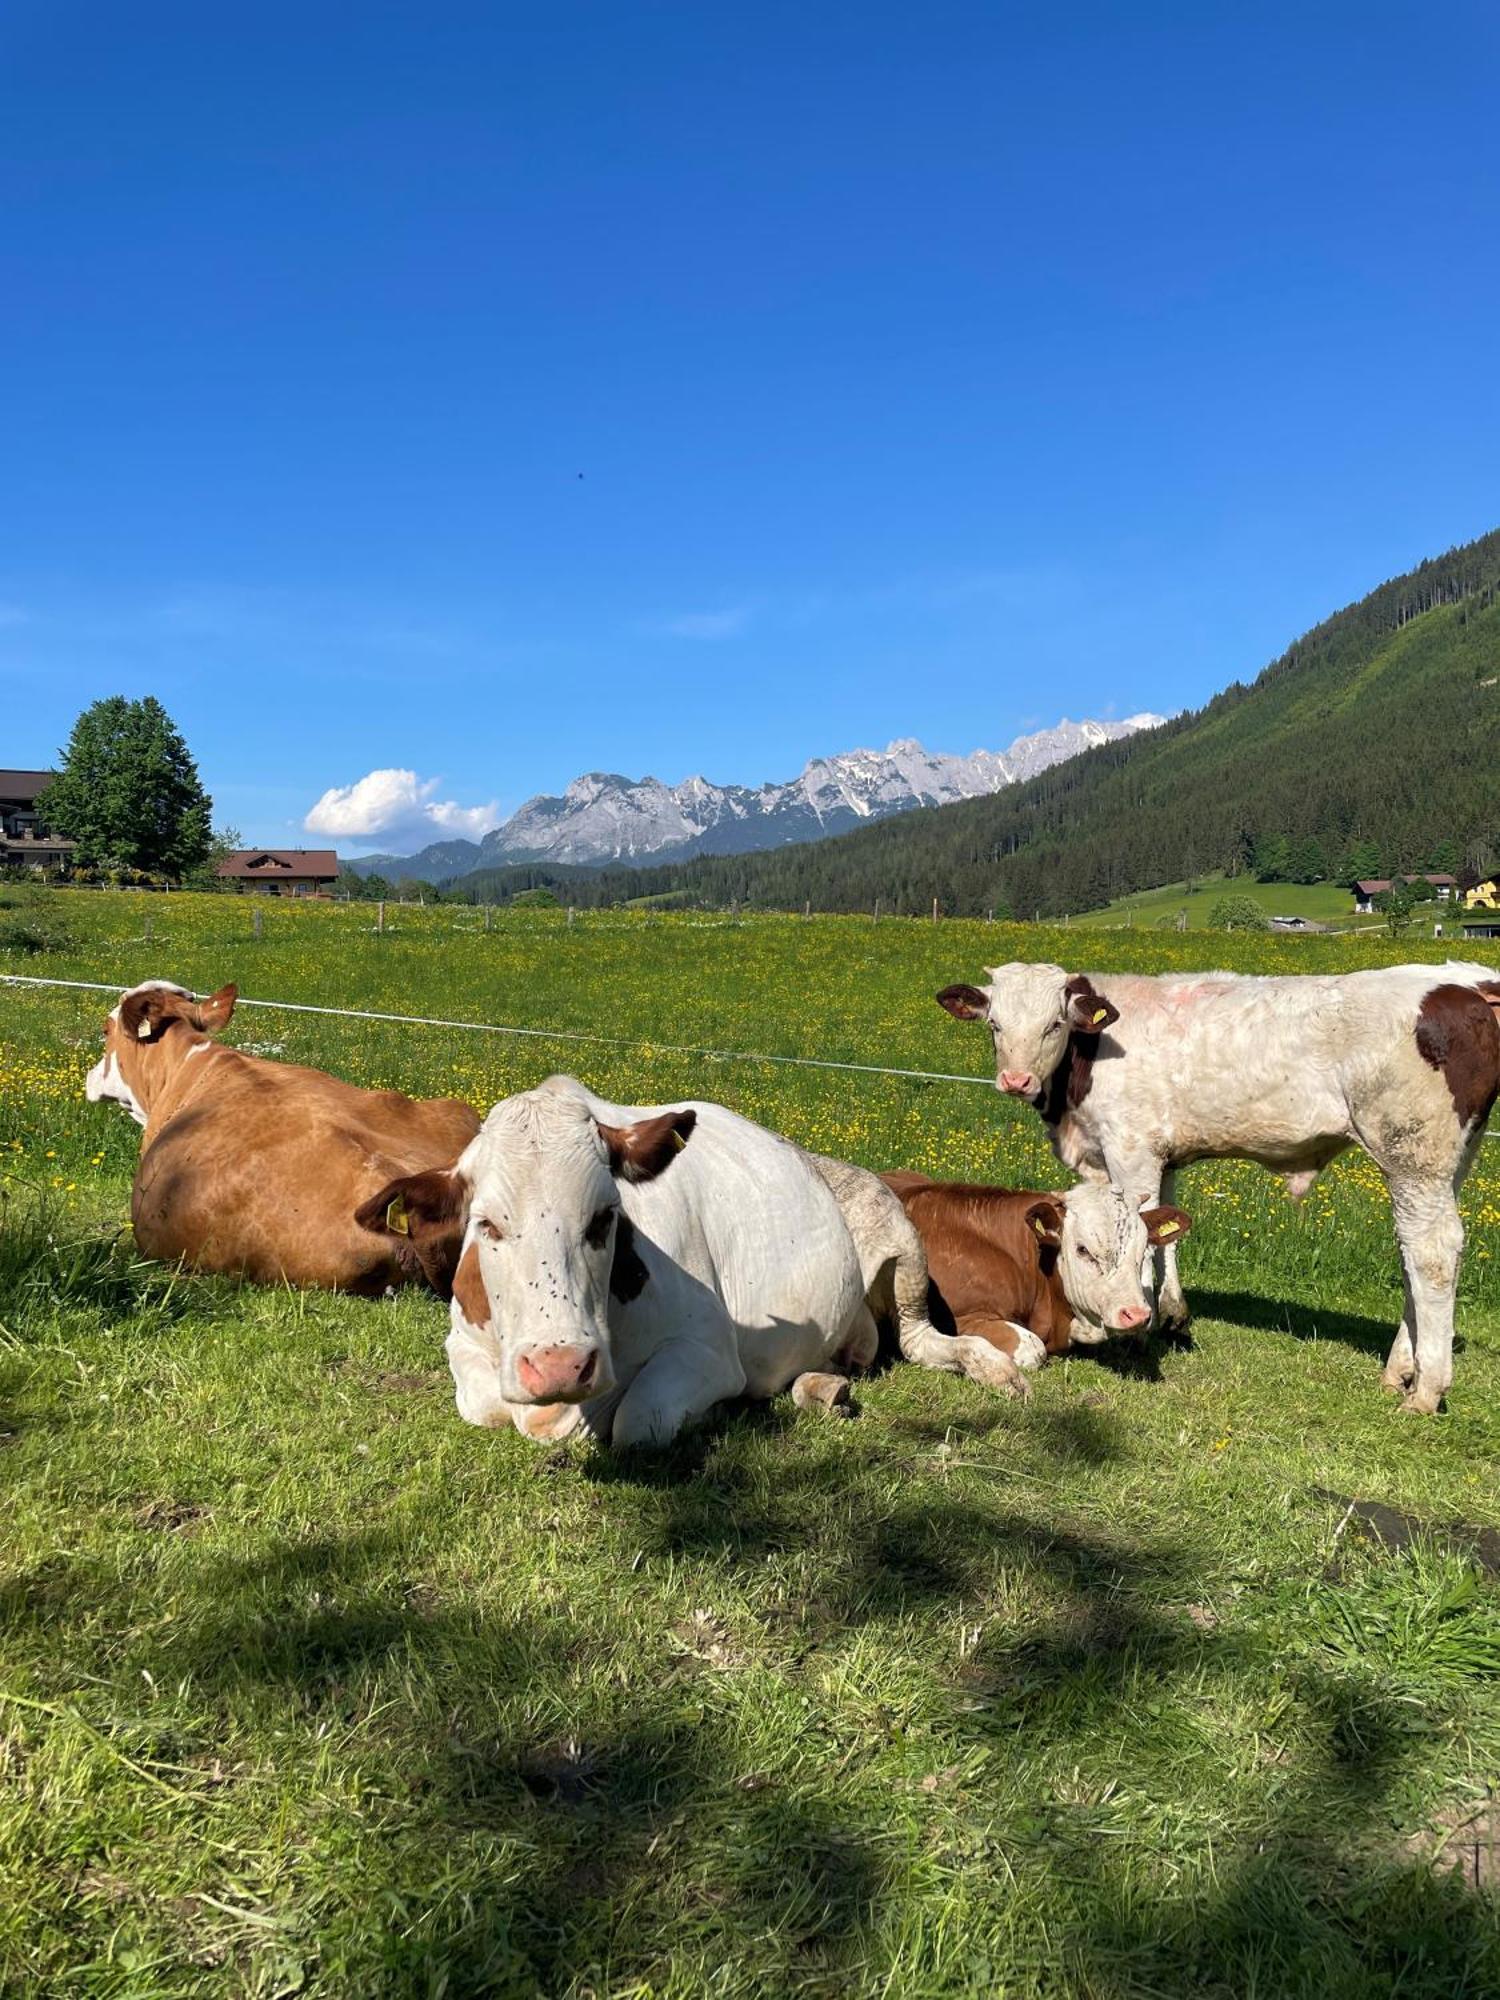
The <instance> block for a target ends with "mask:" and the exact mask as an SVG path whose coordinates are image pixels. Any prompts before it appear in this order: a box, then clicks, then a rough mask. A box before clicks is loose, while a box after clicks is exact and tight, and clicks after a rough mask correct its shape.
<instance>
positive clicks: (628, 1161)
mask: <svg viewBox="0 0 1500 2000" xmlns="http://www.w3.org/2000/svg"><path fill="white" fill-rule="evenodd" d="M697 1123H698V1114H697V1112H696V1111H693V1110H691V1109H687V1110H683V1111H663V1112H662V1113H661V1114H660V1116H659V1117H656V1118H639V1119H637V1120H636V1122H635V1124H634V1125H605V1124H601V1125H600V1126H599V1137H600V1138H601V1139H602V1140H603V1141H604V1149H605V1151H606V1152H607V1153H608V1154H609V1170H610V1172H611V1173H612V1174H614V1175H615V1176H616V1178H617V1179H619V1180H622V1181H654V1180H655V1179H656V1177H657V1175H658V1174H660V1173H663V1172H665V1170H666V1169H667V1168H668V1167H669V1166H671V1164H672V1162H673V1160H675V1159H676V1157H677V1155H678V1154H679V1153H680V1152H681V1151H682V1149H683V1147H684V1146H685V1145H686V1144H687V1142H688V1140H689V1139H690V1138H691V1137H692V1136H693V1128H694V1126H695V1125H696V1124H697Z"/></svg>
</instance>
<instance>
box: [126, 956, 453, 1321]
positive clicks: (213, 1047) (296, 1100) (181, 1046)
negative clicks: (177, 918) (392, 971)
mask: <svg viewBox="0 0 1500 2000" xmlns="http://www.w3.org/2000/svg"><path fill="white" fill-rule="evenodd" d="M235 998H236V993H235V988H234V987H233V986H225V987H222V988H221V989H220V990H219V991H218V992H217V993H215V994H213V995H212V997H211V998H209V999H206V1000H195V999H194V998H193V996H192V995H191V994H190V993H188V992H187V991H186V989H185V988H183V987H181V986H173V985H171V984H170V983H169V982H168V981H166V980H160V979H157V980H151V981H148V982H147V983H146V984H145V985H143V986H137V987H135V988H134V989H133V990H132V991H131V992H129V993H126V994H124V995H122V997H121V999H120V1002H119V1005H118V1006H117V1007H115V1009H114V1010H113V1012H112V1013H111V1014H110V1016H109V1018H108V1020H107V1021H106V1022H105V1024H104V1054H103V1055H102V1056H101V1057H100V1059H99V1061H98V1062H97V1063H96V1064H95V1065H94V1067H93V1069H91V1070H90V1071H89V1077H88V1086H87V1089H88V1096H89V1100H90V1102H100V1101H109V1102H114V1103H118V1104H123V1105H124V1107H125V1108H126V1110H127V1111H128V1112H129V1113H130V1115H131V1117H132V1118H134V1119H135V1121H136V1123H137V1124H139V1125H142V1126H144V1127H145V1130H144V1131H143V1133H142V1135H141V1157H140V1163H139V1165H138V1166H137V1168H136V1175H135V1185H134V1187H133V1188H132V1190H131V1196H130V1214H131V1220H132V1222H133V1223H134V1225H135V1240H136V1243H137V1244H138V1245H139V1247H140V1249H141V1250H142V1252H143V1253H144V1254H145V1255H146V1256H148V1257H161V1258H165V1259H167V1260H169V1261H171V1262H174V1263H175V1262H178V1261H181V1262H183V1263H185V1264H187V1265H188V1266H189V1267H190V1268H191V1269H193V1270H195V1271H214V1272H227V1273H230V1274H233V1275H236V1276H240V1277H245V1278H250V1279H253V1280H255V1281H256V1282H257V1283H260V1284H292V1285H321V1286H327V1287H328V1288H330V1289H333V1290H338V1291H344V1292H362V1293H367V1294H368V1293H379V1292H383V1291H384V1290H385V1289H386V1287H387V1286H389V1285H400V1284H403V1283H405V1282H407V1281H408V1280H410V1279H412V1278H420V1277H421V1276H423V1268H422V1265H421V1263H420V1261H419V1259H418V1258H417V1256H416V1254H415V1251H414V1249H413V1247H412V1245H411V1244H410V1243H409V1242H408V1241H407V1240H406V1239H404V1238H402V1237H399V1236H390V1237H386V1238H380V1237H375V1236H371V1235H370V1234H369V1232H368V1231H367V1230H364V1229H361V1228H360V1227H359V1226H358V1224H357V1223H356V1222H355V1220H354V1211H355V1210H356V1209H357V1208H358V1207H359V1206H360V1204H361V1203H362V1202H364V1201H365V1200H367V1199H368V1197H369V1196H370V1195H372V1194H374V1193H375V1192H376V1191H377V1190H378V1189H380V1188H381V1187H383V1186H384V1185H385V1184H386V1183H387V1182H388V1181H390V1180H392V1179H394V1178H395V1177H396V1176H397V1175H399V1174H411V1173H419V1172H421V1171H422V1170H423V1169H424V1168H428V1167H449V1166H451V1165H452V1164H453V1162H454V1161H455V1160H456V1159H457V1158H458V1155H459V1154H460V1153H461V1152H462V1151H463V1149H464V1147H465V1146H466V1145H468V1143H469V1141H470V1140H471V1139H472V1138H473V1137H474V1134H475V1133H476V1132H477V1131H478V1130H479V1119H478V1118H477V1116H476V1115H475V1113H474V1112H473V1110H472V1109H471V1108H470V1107H469V1106H468V1105H467V1104H462V1103H460V1102H459V1101H458V1099H457V1098H452V1097H443V1098H433V1099H428V1100H425V1101H423V1100H418V1099H414V1098H410V1097H403V1096H402V1095H401V1094H400V1092H399V1091H395V1090H360V1089H358V1088H356V1086H355V1085H353V1084H351V1083H344V1082H342V1081H340V1079H339V1078H337V1077H332V1076H327V1075H325V1074H324V1072H323V1071H322V1070H316V1069H302V1068H300V1067H298V1066H297V1065H295V1064H293V1063H278V1062H268V1061H265V1060H264V1059H262V1058H261V1057H259V1056H251V1055H246V1054H244V1053H243V1052H242V1051H241V1050H239V1049H231V1048H225V1047H224V1046H223V1045H222V1044H221V1043H219V1042H216V1041H215V1040H214V1039H213V1036H214V1034H215V1033H216V1032H217V1031H218V1030H219V1029H221V1028H223V1027H224V1026H225V1025H226V1024H227V1023H228V1021H229V1017H230V1015H231V1014H232V1013H233V1012H234V1003H235ZM432 1275H433V1277H434V1279H435V1283H436V1289H438V1290H440V1291H442V1293H443V1296H444V1297H446V1296H447V1289H446V1286H445V1284H444V1283H443V1274H442V1273H441V1272H440V1271H439V1272H435V1273H434V1274H432Z"/></svg>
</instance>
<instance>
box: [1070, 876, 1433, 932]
mask: <svg viewBox="0 0 1500 2000" xmlns="http://www.w3.org/2000/svg"><path fill="white" fill-rule="evenodd" d="M1225 896H1248V897H1249V899H1250V901H1251V902H1253V903H1259V905H1260V906H1261V908H1262V909H1263V910H1264V911H1265V912H1266V914H1267V916H1277V917H1307V918H1310V919H1311V920H1312V921H1313V922H1314V923H1319V924H1337V925H1338V926H1339V928H1340V929H1341V930H1370V931H1373V932H1376V933H1383V931H1384V928H1385V920H1384V918H1383V917H1378V916H1377V917H1360V916H1356V915H1355V912H1354V898H1353V897H1352V896H1351V895H1350V893H1349V891H1348V889H1347V888H1345V887H1344V886H1343V884H1342V883H1338V882H1257V881H1256V880H1255V878H1254V877H1253V876H1246V875H1237V876H1235V877H1234V879H1233V880H1231V879H1230V878H1229V877H1228V876H1227V875H1200V876H1198V877H1196V878H1195V880H1194V884H1193V887H1192V888H1191V889H1189V888H1188V886H1187V884H1186V883H1185V882H1169V883H1167V884H1166V885H1165V886H1164V887H1163V888H1160V889H1143V890H1141V891H1139V892H1138V893H1137V894H1136V895H1134V896H1121V897H1119V898H1118V899H1117V900H1116V901H1115V902H1113V903H1110V904H1108V905H1107V906H1106V907H1105V908H1104V909H1102V910H1090V911H1088V912H1087V914H1086V915H1084V916H1080V917H1074V918H1072V919H1071V922H1072V924H1074V925H1077V924H1085V925H1088V926H1090V927H1091V928H1097V927H1098V926H1100V925H1103V926H1105V927H1108V928H1113V927H1115V926H1118V925H1121V924H1125V925H1138V926H1140V927H1142V928H1149V927H1150V926H1152V925H1157V924H1172V923H1175V922H1176V920H1177V917H1178V915H1179V913H1180V912H1181V911H1183V910H1186V911H1187V922H1188V928H1189V930H1202V929H1203V928H1204V927H1205V926H1206V925H1207V923H1208V915H1209V911H1210V910H1212V908H1213V907H1214V904H1215V903H1217V902H1219V901H1221V900H1222V898H1224V897H1225ZM1437 920H1440V913H1439V911H1438V908H1437V905H1436V904H1434V905H1432V906H1431V908H1430V909H1428V908H1427V906H1425V905H1424V906H1423V908H1422V910H1421V911H1419V913H1418V916H1417V920H1416V923H1415V924H1414V925H1413V927H1412V928H1413V930H1414V931H1416V932H1420V933H1421V934H1422V935H1423V936H1425V937H1427V938H1428V939H1430V938H1431V936H1432V921H1437Z"/></svg>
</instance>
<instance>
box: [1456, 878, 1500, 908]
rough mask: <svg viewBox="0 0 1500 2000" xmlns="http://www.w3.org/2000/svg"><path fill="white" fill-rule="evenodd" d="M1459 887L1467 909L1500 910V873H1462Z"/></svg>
mask: <svg viewBox="0 0 1500 2000" xmlns="http://www.w3.org/2000/svg"><path fill="white" fill-rule="evenodd" d="M1458 889H1459V894H1460V896H1461V897H1462V898H1463V906H1464V908H1465V909H1466V910H1500V875H1461V876H1460V877H1459V882H1458Z"/></svg>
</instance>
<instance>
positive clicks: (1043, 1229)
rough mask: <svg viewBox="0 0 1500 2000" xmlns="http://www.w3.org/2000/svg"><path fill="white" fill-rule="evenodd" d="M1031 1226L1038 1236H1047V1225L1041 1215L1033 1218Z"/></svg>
mask: <svg viewBox="0 0 1500 2000" xmlns="http://www.w3.org/2000/svg"><path fill="white" fill-rule="evenodd" d="M1031 1226H1032V1228H1033V1229H1034V1230H1035V1231H1036V1233H1037V1235H1038V1236H1045V1235H1046V1234H1047V1225H1046V1223H1045V1222H1043V1220H1042V1218H1041V1217H1040V1216H1039V1215H1038V1216H1035V1217H1034V1218H1033V1220H1032V1224H1031Z"/></svg>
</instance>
